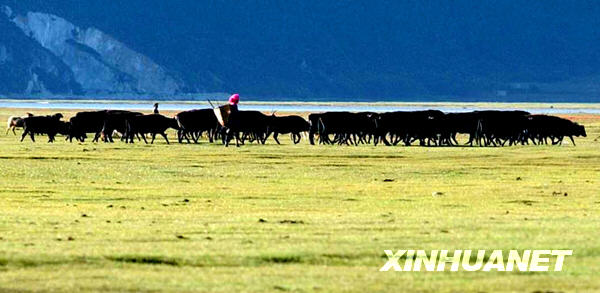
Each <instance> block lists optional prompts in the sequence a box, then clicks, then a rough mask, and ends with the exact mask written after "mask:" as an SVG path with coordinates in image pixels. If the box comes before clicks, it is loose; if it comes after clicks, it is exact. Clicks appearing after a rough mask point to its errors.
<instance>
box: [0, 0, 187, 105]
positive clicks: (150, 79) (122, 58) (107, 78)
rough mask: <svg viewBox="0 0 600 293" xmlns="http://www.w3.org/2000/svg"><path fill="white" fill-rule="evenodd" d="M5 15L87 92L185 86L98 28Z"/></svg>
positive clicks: (166, 90) (168, 90) (33, 15)
mask: <svg viewBox="0 0 600 293" xmlns="http://www.w3.org/2000/svg"><path fill="white" fill-rule="evenodd" d="M4 13H5V14H6V15H7V16H8V17H9V18H10V19H11V21H12V22H13V23H15V24H16V25H17V26H18V27H19V28H20V29H21V30H22V31H23V33H25V34H26V35H27V36H29V37H31V38H33V39H34V40H36V41H37V42H38V43H39V44H40V45H41V46H42V47H44V48H46V49H48V50H49V51H51V52H52V53H53V54H54V55H56V56H57V57H58V58H60V59H61V60H62V61H63V62H64V63H65V64H67V65H68V66H69V67H70V68H71V70H72V71H73V73H74V76H75V79H76V81H77V82H78V83H79V84H81V86H82V88H83V89H84V90H85V91H86V93H107V92H108V93H111V92H112V93H156V94H175V93H177V92H180V90H181V88H182V87H183V84H182V82H180V81H178V80H176V79H175V78H173V77H171V76H169V75H168V74H167V73H166V71H165V69H164V68H162V67H161V66H160V65H158V64H156V63H154V62H153V61H152V60H150V58H148V57H146V56H144V55H142V54H139V53H137V52H135V51H133V50H131V49H129V48H128V47H127V46H125V44H123V43H121V42H119V41H118V40H116V39H114V38H113V37H111V36H109V35H107V34H105V33H103V32H102V31H100V30H98V29H95V28H86V29H82V28H80V27H77V26H75V25H74V24H72V23H70V22H69V21H67V20H65V19H63V18H60V17H58V16H55V15H51V14H46V13H39V12H28V13H27V14H26V15H13V13H12V11H11V10H10V8H5V9H4ZM0 57H1V52H0ZM33 83H34V84H35V82H33Z"/></svg>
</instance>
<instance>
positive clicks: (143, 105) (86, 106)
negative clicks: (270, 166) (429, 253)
mask: <svg viewBox="0 0 600 293" xmlns="http://www.w3.org/2000/svg"><path fill="white" fill-rule="evenodd" d="M153 104H154V103H153V102H141V101H140V102H110V101H109V102H106V101H98V102H94V101H72V102H71V101H1V100H0V108H33V109H82V110H101V109H118V110H146V111H151V110H152V105H153ZM592 105H594V106H596V105H597V104H592ZM594 106H590V107H589V108H587V107H585V106H583V107H582V106H581V104H579V105H578V106H577V107H571V108H570V107H568V106H562V105H557V106H556V107H525V108H522V107H519V105H515V106H514V107H507V105H506V104H503V105H502V106H501V107H494V106H489V104H487V105H486V104H481V105H480V106H478V105H477V104H473V103H471V104H469V105H468V106H448V105H444V104H435V103H432V104H429V105H418V104H416V105H376V104H370V105H369V104H364V105H363V104H350V105H344V104H335V103H332V104H327V103H321V104H302V103H298V104H293V103H276V102H274V103H256V104H255V103H246V104H244V103H241V104H240V106H239V107H240V110H258V111H262V112H266V113H270V112H272V111H273V110H275V111H277V112H326V111H351V112H362V111H372V112H387V111H418V110H427V109H436V110H441V111H444V112H468V111H474V110H484V109H485V110H506V109H519V110H525V111H529V112H531V113H535V114H578V113H585V114H600V107H597V106H596V107H594ZM203 108H210V106H209V105H208V103H207V102H198V103H191V102H179V103H178V102H161V103H160V107H159V110H173V111H183V110H191V109H203Z"/></svg>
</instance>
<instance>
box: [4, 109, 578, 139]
mask: <svg viewBox="0 0 600 293" xmlns="http://www.w3.org/2000/svg"><path fill="white" fill-rule="evenodd" d="M62 118H63V116H62V115H61V114H60V113H57V114H54V115H48V116H33V115H30V116H28V117H11V118H10V119H9V121H8V123H9V129H10V128H12V130H13V132H14V128H15V127H23V129H24V130H23V134H22V136H21V141H23V139H25V137H26V136H28V135H29V136H30V137H31V140H33V141H35V138H34V136H35V134H45V135H47V136H48V137H49V142H52V141H54V138H55V136H56V135H57V134H61V135H64V136H65V138H66V139H67V140H68V141H73V139H75V140H77V141H80V142H83V141H85V139H86V138H87V135H88V134H92V135H93V141H94V142H97V141H99V140H100V139H102V140H103V141H104V142H113V141H114V140H113V136H114V135H115V134H119V136H120V138H121V140H122V141H125V142H128V143H133V142H134V141H135V139H138V140H143V141H144V142H146V143H147V137H148V136H149V137H150V138H151V139H152V141H151V143H152V142H154V139H155V137H156V135H157V134H160V135H161V136H162V137H163V138H164V139H165V140H166V141H167V143H169V141H168V139H167V133H166V130H167V129H169V128H173V129H175V130H176V131H177V139H178V141H179V142H180V143H183V142H187V143H191V142H194V143H197V142H198V139H199V138H200V137H203V136H206V137H207V138H208V140H209V141H210V142H214V141H219V140H220V141H221V142H222V143H223V144H224V145H225V146H227V145H229V143H230V142H231V141H232V140H233V139H235V141H236V145H238V146H239V145H240V144H244V142H246V141H248V142H258V143H260V144H264V143H265V142H266V141H267V139H268V138H269V137H270V136H271V135H273V139H274V140H275V141H276V142H277V143H278V144H279V139H278V136H279V135H280V134H290V135H291V139H292V141H293V143H298V142H300V140H301V138H302V135H301V134H303V133H308V138H309V141H310V143H311V144H315V143H319V144H338V145H358V144H370V143H373V144H374V145H377V144H385V145H388V146H390V145H397V144H399V143H402V144H404V145H407V146H408V145H411V144H414V143H415V142H417V141H418V143H419V145H422V146H454V145H459V142H458V141H457V139H456V137H457V135H458V134H464V135H468V142H467V145H470V146H473V145H479V146H504V145H507V144H508V145H516V144H529V143H532V144H549V143H551V144H561V143H562V141H563V139H564V138H565V137H569V138H570V139H571V141H572V142H573V144H575V141H574V140H573V137H574V136H583V137H585V136H586V132H585V128H584V126H582V125H579V124H577V123H575V122H572V121H570V120H568V119H564V118H560V117H555V116H549V115H532V114H531V113H528V112H525V111H497V110H489V111H472V112H465V113H444V112H441V111H437V110H426V111H396V112H385V113H374V112H359V113H352V112H325V113H318V114H310V115H308V121H307V120H305V119H304V118H303V117H301V116H295V115H291V116H275V115H274V114H272V115H266V114H264V113H261V112H259V111H235V112H233V113H231V115H230V116H229V117H228V121H227V123H225V126H221V124H219V122H218V120H217V118H216V116H215V113H214V111H213V110H212V109H199V110H190V111H184V112H180V113H178V114H177V115H175V117H174V118H170V117H166V116H163V115H160V114H150V115H145V114H143V113H139V112H132V111H124V110H102V111H87V112H79V113H77V114H76V115H75V116H73V117H71V118H70V119H69V121H63V120H62ZM7 132H8V130H7Z"/></svg>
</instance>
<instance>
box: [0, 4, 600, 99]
mask: <svg viewBox="0 0 600 293" xmlns="http://www.w3.org/2000/svg"><path fill="white" fill-rule="evenodd" d="M0 5H1V6H2V7H3V8H2V9H0V10H1V13H0V32H1V33H0V95H5V96H21V95H23V94H25V95H33V94H58V95H61V94H68V95H84V96H102V95H111V94H114V95H129V96H134V97H135V96H138V95H140V96H148V95H151V96H161V97H167V98H169V97H170V98H174V97H177V96H178V95H181V94H194V93H210V92H241V93H243V94H244V95H245V96H251V97H255V98H254V99H282V98H288V97H290V98H300V99H304V100H315V99H340V98H348V99H353V100H357V99H359V100H380V99H387V100H402V99H409V100H419V99H421V100H423V99H426V100H427V99H434V100H444V99H450V100H456V99H462V100H478V99H483V100H499V101H516V100H519V101H527V100H537V101H544V100H552V101H571V100H573V101H597V102H598V101H600V86H598V83H597V81H599V80H600V29H598V28H600V17H598V15H600V4H599V3H598V2H596V1H558V0H556V1H555V0H550V1H416V0H415V1H317V0H306V1H296V2H293V1H284V0H281V1H258V0H255V1H192V0H178V1H163V0H128V1H105V0H86V1H79V0H63V1H46V0H0Z"/></svg>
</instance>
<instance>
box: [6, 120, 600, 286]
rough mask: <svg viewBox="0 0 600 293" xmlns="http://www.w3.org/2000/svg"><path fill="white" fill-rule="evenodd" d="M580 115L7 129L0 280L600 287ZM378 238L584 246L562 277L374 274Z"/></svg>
mask: <svg viewBox="0 0 600 293" xmlns="http://www.w3.org/2000/svg"><path fill="white" fill-rule="evenodd" d="M22 112H24V110H18V109H17V110H15V109H0V120H2V121H3V122H4V121H6V119H7V116H8V115H10V114H20V113H22ZM38 112H39V111H38ZM65 116H68V115H65ZM571 118H574V119H575V120H577V121H579V122H581V123H583V124H584V125H586V129H587V132H588V137H587V138H579V139H577V140H576V142H577V143H578V145H577V146H576V147H574V146H572V145H571V144H570V143H565V144H564V145H563V146H517V147H503V148H479V147H473V148H467V147H444V148H435V147H431V148H424V147H418V146H414V147H384V146H378V147H373V146H359V147H341V146H310V145H308V144H307V143H306V141H303V142H302V143H301V144H299V145H290V141H289V139H288V138H287V136H286V137H285V139H283V140H282V142H285V145H281V146H279V145H276V144H275V143H274V142H273V141H272V140H271V139H270V140H269V142H268V144H267V145H265V146H262V145H260V146H259V145H246V146H243V147H240V148H235V147H230V148H224V147H223V146H222V145H220V144H214V145H211V144H208V143H207V142H206V141H205V140H203V141H202V143H201V144H198V145H187V144H184V145H180V144H176V143H173V144H171V145H166V144H165V143H164V141H163V140H162V138H157V142H155V144H154V145H144V144H143V143H135V144H134V145H126V144H124V143H120V142H117V143H114V144H104V143H98V144H94V143H89V142H86V143H84V144H79V143H72V144H71V143H67V142H64V141H63V139H62V138H60V137H59V138H58V139H57V142H56V143H54V144H48V143H46V142H45V141H46V138H45V137H39V139H38V142H36V143H32V142H31V141H30V140H29V139H27V140H26V141H24V142H23V143H20V142H19V141H18V139H17V137H15V136H13V135H12V134H9V135H7V136H5V135H4V133H1V134H0V291H11V290H14V291H18V292H28V291H69V292H76V291H135V292H138V291H152V292H156V291H216V292H237V291H242V292H278V291H280V292H283V291H292V292H312V291H318V292H330V291H345V292H384V291H385V292H401V291H418V292H465V291H472V292H497V291H514V292H560V291H564V292H575V291H577V292H586V291H587V292H594V291H600V279H599V278H598V276H599V275H600V241H599V240H598V235H599V231H600V176H599V175H600V142H599V141H598V139H597V138H598V137H599V136H600V120H599V119H598V117H594V116H589V115H588V116H575V117H571ZM170 137H171V138H173V141H174V140H175V139H174V136H173V133H171V134H170ZM463 141H464V140H463ZM385 179H391V181H390V180H385ZM384 180H385V181H384ZM434 193H437V194H436V196H433V195H432V194H434ZM384 249H391V250H398V249H425V250H431V249H448V250H454V249H474V250H477V249H487V250H492V249H502V250H510V249H519V250H524V249H572V250H573V254H574V255H573V256H571V257H567V258H566V261H565V264H564V269H563V271H562V272H539V273H535V272H481V271H479V272H464V271H460V272H450V271H445V272H392V271H390V272H379V271H378V270H379V268H380V267H381V266H382V265H383V264H384V263H385V261H386V260H387V258H386V257H385V254H384V252H383V250H384Z"/></svg>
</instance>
